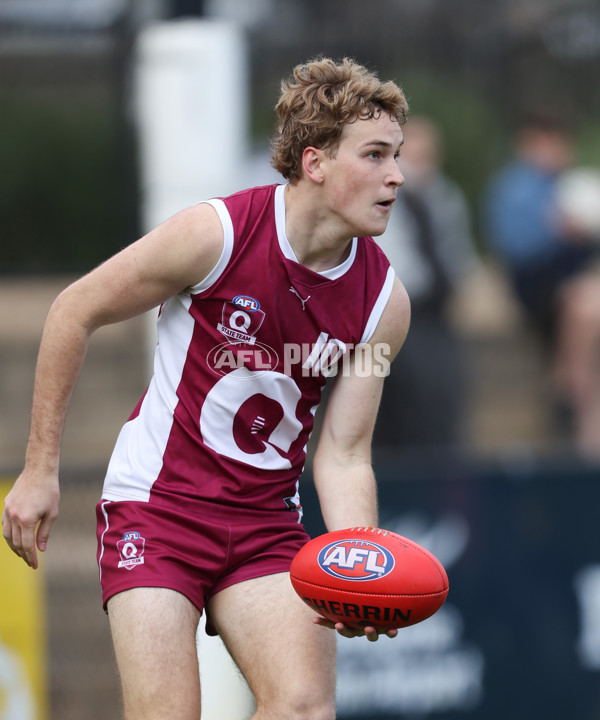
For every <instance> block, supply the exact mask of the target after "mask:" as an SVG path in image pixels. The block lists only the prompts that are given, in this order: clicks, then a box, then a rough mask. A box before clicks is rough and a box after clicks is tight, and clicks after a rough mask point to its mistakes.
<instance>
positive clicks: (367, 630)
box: [313, 615, 398, 642]
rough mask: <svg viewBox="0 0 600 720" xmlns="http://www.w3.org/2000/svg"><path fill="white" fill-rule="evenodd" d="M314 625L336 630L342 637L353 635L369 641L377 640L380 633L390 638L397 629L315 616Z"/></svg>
mask: <svg viewBox="0 0 600 720" xmlns="http://www.w3.org/2000/svg"><path fill="white" fill-rule="evenodd" d="M313 622H314V623H315V625H321V626H323V627H326V628H330V629H331V630H336V631H337V632H338V633H339V634H340V635H341V636H342V637H346V638H353V637H362V636H364V637H366V638H367V640H368V641H369V642H376V641H377V640H379V636H380V635H387V636H388V637H390V638H394V637H396V635H397V634H398V630H397V629H396V628H390V629H388V630H385V629H379V630H378V629H377V628H375V627H372V626H368V625H367V627H361V626H359V625H345V624H344V623H341V622H336V623H334V622H332V621H331V620H327V619H326V618H324V617H321V616H319V615H318V616H317V617H315V618H314V619H313Z"/></svg>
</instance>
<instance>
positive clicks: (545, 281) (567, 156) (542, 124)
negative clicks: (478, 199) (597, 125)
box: [485, 115, 595, 343]
mask: <svg viewBox="0 0 600 720" xmlns="http://www.w3.org/2000/svg"><path fill="white" fill-rule="evenodd" d="M573 162H574V151H573V145H572V139H571V136H570V134H569V133H568V131H567V130H566V129H565V128H564V127H563V126H562V125H561V124H560V122H559V121H558V120H554V119H553V118H547V117H544V116H541V115H540V116H533V115H532V116H531V117H529V118H527V119H526V120H525V121H524V122H523V124H522V126H521V127H520V129H519V130H518V132H517V134H516V142H515V158H514V159H513V160H511V161H510V162H509V163H508V164H507V165H506V166H505V167H504V168H502V169H501V170H500V171H499V172H498V173H497V174H496V175H495V176H494V177H493V178H492V180H491V182H490V184H489V186H488V188H487V192H486V197H485V223H486V228H485V229H486V234H487V238H488V240H489V242H490V245H491V247H492V249H493V250H494V251H495V253H496V254H497V255H498V256H499V258H500V259H501V260H502V261H503V263H504V265H505V267H506V270H507V272H508V275H509V278H510V280H511V282H512V285H513V288H514V291H515V294H516V297H517V299H518V300H519V301H520V303H521V305H522V306H523V309H524V311H525V313H526V315H527V317H528V319H529V320H530V322H531V323H532V324H533V326H534V327H535V328H536V329H537V330H538V331H539V332H540V334H541V336H542V338H543V339H544V340H545V341H546V342H549V343H553V342H554V336H555V333H556V322H557V311H558V295H557V293H558V292H559V291H560V289H561V287H562V285H563V283H565V282H566V281H568V280H569V279H571V278H572V277H574V276H575V275H576V274H578V273H581V272H583V271H584V270H585V269H586V268H587V266H588V264H589V262H590V260H591V258H592V257H593V255H594V252H595V248H594V247H592V246H591V245H590V244H589V243H586V242H583V241H582V238H581V237H580V235H579V234H578V233H577V232H575V231H574V230H573V229H572V228H571V227H569V226H568V225H567V224H566V223H565V222H564V219H563V218H562V217H561V215H560V213H559V211H558V209H557V207H556V199H555V193H556V185H557V182H558V180H559V179H560V177H561V175H562V173H563V172H565V171H566V170H568V169H569V168H570V167H571V166H572V165H573Z"/></svg>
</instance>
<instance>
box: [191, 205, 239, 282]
mask: <svg viewBox="0 0 600 720" xmlns="http://www.w3.org/2000/svg"><path fill="white" fill-rule="evenodd" d="M203 202H205V203H207V204H208V205H212V207H213V208H214V209H215V210H216V211H217V215H218V216H219V220H220V221H221V225H222V227H223V250H222V252H221V257H220V258H219V259H218V261H217V264H216V265H215V266H214V268H213V269H212V270H211V271H210V272H209V273H208V275H207V276H206V277H205V278H204V280H201V281H200V282H199V283H196V284H195V285H192V287H191V288H190V292H191V293H200V292H204V291H205V290H208V288H209V287H211V286H212V285H214V284H215V283H216V282H217V280H218V279H219V278H220V277H221V275H222V274H223V271H224V270H225V268H226V267H227V264H228V263H229V260H230V259H231V254H232V252H233V223H232V222H231V216H230V215H229V211H228V210H227V207H226V205H225V203H224V202H223V201H222V200H219V199H213V200H204V201H203Z"/></svg>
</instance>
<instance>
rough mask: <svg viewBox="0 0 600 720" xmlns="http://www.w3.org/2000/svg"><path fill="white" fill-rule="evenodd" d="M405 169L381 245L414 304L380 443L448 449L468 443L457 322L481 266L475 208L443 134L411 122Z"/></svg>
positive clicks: (389, 384)
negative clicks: (465, 287) (450, 161)
mask: <svg viewBox="0 0 600 720" xmlns="http://www.w3.org/2000/svg"><path fill="white" fill-rule="evenodd" d="M404 136H405V142H404V145H403V147H402V153H401V157H400V167H401V169H402V173H403V175H404V177H405V180H406V183H405V185H404V187H403V188H402V192H401V193H399V195H398V199H397V200H396V204H395V206H394V210H393V213H392V217H391V218H390V222H389V224H388V228H387V230H386V232H385V233H384V234H383V235H382V236H380V237H379V238H377V242H378V243H379V246H380V247H381V248H382V249H383V250H384V252H385V253H386V255H387V256H388V258H389V260H390V263H391V264H392V267H393V268H394V269H395V271H396V274H397V275H398V277H399V278H401V280H402V282H403V284H404V286H405V287H406V290H407V292H408V295H409V297H410V301H411V325H410V333H409V335H408V337H407V339H406V342H405V343H404V346H403V349H402V353H400V355H399V356H398V357H397V358H396V360H395V361H394V363H393V365H392V367H391V370H390V375H389V377H388V378H387V380H386V390H385V393H384V395H383V398H382V401H381V405H380V411H379V415H378V420H377V425H376V427H375V434H374V442H375V444H376V445H379V446H386V447H389V448H390V449H391V448H394V449H398V448H402V449H407V448H413V449H418V448H430V447H433V446H437V447H440V448H441V447H446V448H449V449H452V448H455V447H456V446H459V445H460V444H461V443H462V442H463V441H464V437H463V435H464V408H465V391H466V390H467V388H466V372H465V368H464V357H463V350H464V348H463V347H462V341H461V338H460V335H459V334H458V332H457V330H456V329H455V327H454V325H453V321H452V319H451V317H450V313H449V310H450V306H451V303H452V300H453V298H454V296H455V292H456V290H457V289H458V287H459V286H460V284H461V282H462V281H463V280H464V279H465V278H466V276H467V275H468V274H469V273H471V272H472V271H474V270H475V268H476V267H477V266H478V262H479V261H478V257H477V253H476V250H475V246H474V242H473V238H472V233H471V220H470V214H469V208H468V205H467V201H466V198H465V196H464V194H463V192H462V190H461V189H460V187H459V186H458V185H457V184H456V183H455V182H454V181H453V180H451V179H450V178H449V177H447V175H446V174H445V173H444V171H443V169H442V168H443V161H444V149H443V139H442V135H441V131H440V128H439V127H438V125H437V124H436V122H435V121H434V120H433V119H432V118H430V117H425V116H416V115H415V116H411V117H410V119H409V120H408V122H407V124H406V126H405V128H404Z"/></svg>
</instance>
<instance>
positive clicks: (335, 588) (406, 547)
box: [290, 527, 448, 628]
mask: <svg viewBox="0 0 600 720" xmlns="http://www.w3.org/2000/svg"><path fill="white" fill-rule="evenodd" d="M290 578H291V581H292V585H293V586H294V589H295V591H296V592H297V593H298V595H300V597H301V598H302V600H304V602H305V603H306V604H307V605H309V606H310V607H311V608H312V609H313V610H315V611H316V612H317V613H319V614H320V615H322V616H323V617H325V618H327V619H328V620H332V621H333V622H343V623H347V624H349V625H361V626H363V627H365V626H368V625H373V626H374V627H376V628H402V627H407V626H408V625H414V624H415V623H418V622H421V621H422V620H425V619H426V618H428V617H430V616H431V615H433V614H434V613H435V612H436V611H437V610H439V608H440V607H441V606H442V604H443V602H444V600H445V599H446V596H447V595H448V576H447V575H446V571H445V570H444V568H443V566H442V564H441V563H440V561H439V560H438V559H437V558H436V557H435V556H434V555H432V554H431V553H430V552H429V551H428V550H426V549H425V548H424V547H421V545H419V544H418V543H416V542H413V541H412V540H409V539H408V538H405V537H402V535H397V534H396V533H393V532H390V531H389V530H383V529H381V528H371V527H359V528H350V529H348V530H336V531H335V532H330V533H325V534H324V535H320V536H319V537H316V538H313V539H312V540H310V541H309V542H308V543H306V545H305V546H304V547H303V548H301V550H300V551H299V552H298V554H297V555H296V557H295V558H294V560H293V561H292V565H291V568H290Z"/></svg>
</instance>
